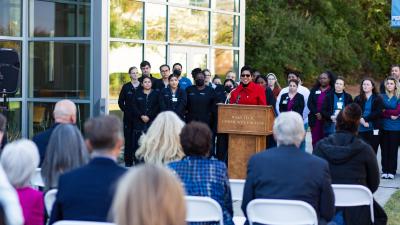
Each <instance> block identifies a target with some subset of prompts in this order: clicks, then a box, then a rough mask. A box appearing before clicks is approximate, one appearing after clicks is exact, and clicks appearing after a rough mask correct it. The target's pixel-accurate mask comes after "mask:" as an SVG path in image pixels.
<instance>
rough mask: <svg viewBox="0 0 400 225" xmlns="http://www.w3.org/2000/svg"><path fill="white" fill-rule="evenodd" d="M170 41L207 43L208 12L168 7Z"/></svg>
mask: <svg viewBox="0 0 400 225" xmlns="http://www.w3.org/2000/svg"><path fill="white" fill-rule="evenodd" d="M170 9H171V10H170V14H171V18H170V27H171V28H170V32H171V33H170V39H171V40H170V41H171V42H183V43H200V44H208V43H209V35H208V33H209V13H208V12H207V11H200V10H194V9H184V8H176V7H170Z"/></svg>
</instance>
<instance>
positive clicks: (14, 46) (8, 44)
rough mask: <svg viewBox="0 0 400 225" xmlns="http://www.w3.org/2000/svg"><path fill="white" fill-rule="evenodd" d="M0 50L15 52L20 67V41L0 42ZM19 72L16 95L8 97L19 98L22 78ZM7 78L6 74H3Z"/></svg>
mask: <svg viewBox="0 0 400 225" xmlns="http://www.w3.org/2000/svg"><path fill="white" fill-rule="evenodd" d="M0 48H11V49H14V50H15V51H17V53H18V55H19V59H20V65H22V61H21V59H22V57H21V56H22V50H21V42H20V41H1V40H0ZM20 71H22V68H20ZM21 74H22V73H21V72H20V73H19V83H18V89H17V93H16V94H15V95H9V96H10V97H21V87H22V77H21ZM5 75H6V76H7V74H5Z"/></svg>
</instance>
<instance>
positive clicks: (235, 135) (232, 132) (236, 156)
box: [218, 104, 275, 179]
mask: <svg viewBox="0 0 400 225" xmlns="http://www.w3.org/2000/svg"><path fill="white" fill-rule="evenodd" d="M274 118H275V115H274V110H273V108H272V106H259V105H237V104H236V105H226V104H218V133H227V134H229V142H228V170H229V178H231V179H245V178H246V173H247V162H248V160H249V158H250V156H252V155H253V154H254V153H257V152H259V151H261V150H264V149H265V148H266V136H267V135H270V134H272V126H273V122H274Z"/></svg>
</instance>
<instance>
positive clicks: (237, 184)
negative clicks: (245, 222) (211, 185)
mask: <svg viewBox="0 0 400 225" xmlns="http://www.w3.org/2000/svg"><path fill="white" fill-rule="evenodd" d="M244 182H245V180H240V179H229V185H230V186H231V193H232V200H233V201H242V198H243V190H244Z"/></svg>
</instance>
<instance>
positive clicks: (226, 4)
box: [213, 0, 240, 12]
mask: <svg viewBox="0 0 400 225" xmlns="http://www.w3.org/2000/svg"><path fill="white" fill-rule="evenodd" d="M239 2H240V0H214V1H213V5H214V6H215V8H216V9H218V10H224V11H231V12H239V10H240V9H239Z"/></svg>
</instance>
